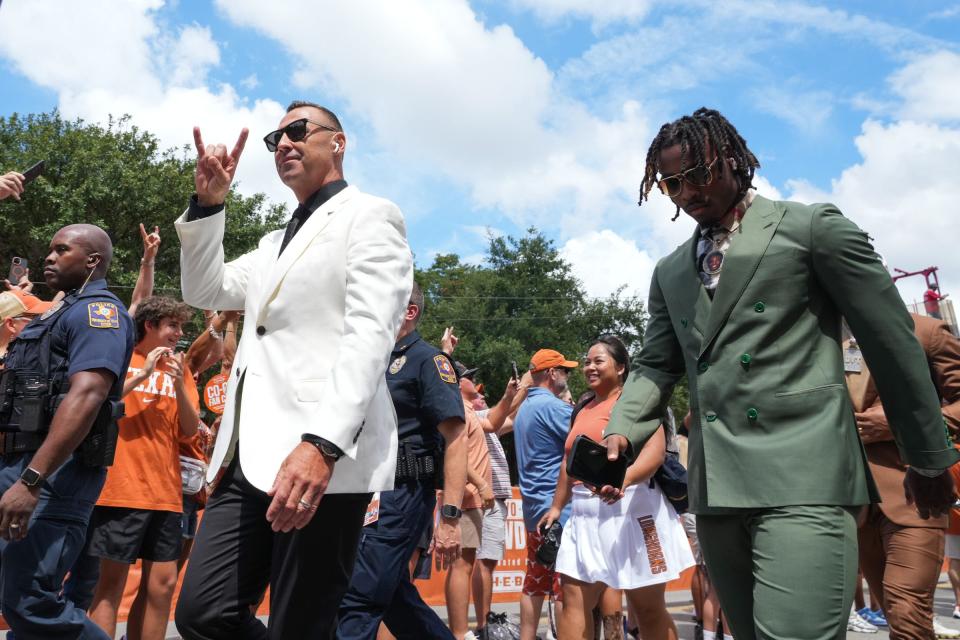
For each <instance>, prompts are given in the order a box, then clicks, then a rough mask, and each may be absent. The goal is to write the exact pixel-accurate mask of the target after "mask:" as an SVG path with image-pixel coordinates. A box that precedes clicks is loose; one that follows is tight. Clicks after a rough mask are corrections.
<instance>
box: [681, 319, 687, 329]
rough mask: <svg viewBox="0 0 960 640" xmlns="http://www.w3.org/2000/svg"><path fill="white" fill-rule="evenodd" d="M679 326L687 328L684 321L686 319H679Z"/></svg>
mask: <svg viewBox="0 0 960 640" xmlns="http://www.w3.org/2000/svg"><path fill="white" fill-rule="evenodd" d="M680 326H681V327H684V328H686V326H687V319H686V318H680Z"/></svg>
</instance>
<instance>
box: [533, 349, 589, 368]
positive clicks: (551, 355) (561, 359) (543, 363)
mask: <svg viewBox="0 0 960 640" xmlns="http://www.w3.org/2000/svg"><path fill="white" fill-rule="evenodd" d="M577 366H578V363H577V362H574V361H573V360H567V358H566V356H564V355H563V354H562V353H560V352H559V351H554V350H553V349H540V351H537V352H536V353H535V354H533V357H532V358H530V371H532V372H537V371H543V370H544V369H552V368H554V367H563V368H564V369H576V368H577Z"/></svg>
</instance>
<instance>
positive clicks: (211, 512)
mask: <svg viewBox="0 0 960 640" xmlns="http://www.w3.org/2000/svg"><path fill="white" fill-rule="evenodd" d="M239 458H240V456H239V453H238V454H237V455H235V456H234V459H233V462H231V464H230V466H229V467H228V468H227V471H226V473H225V474H224V476H223V478H222V480H221V482H220V484H219V485H218V486H217V489H216V490H215V491H214V493H213V495H212V496H211V497H210V501H209V502H208V504H207V508H206V510H205V512H204V515H203V520H202V522H201V525H200V530H199V531H198V532H197V539H196V542H195V544H194V547H193V552H192V553H191V555H190V562H189V564H188V565H187V572H186V575H185V576H184V580H183V589H182V590H181V592H180V598H179V601H178V602H177V612H176V623H177V629H178V630H179V631H180V634H181V635H182V636H183V637H184V638H185V639H186V640H228V639H229V640H248V639H249V640H253V639H256V640H265V639H267V638H269V639H270V640H281V639H285V640H289V639H291V638H304V639H310V640H313V639H317V640H320V639H323V640H326V639H327V638H329V639H333V638H334V637H335V634H336V628H337V610H338V608H339V606H340V600H341V599H342V598H343V594H344V593H345V592H346V590H347V587H348V585H349V583H350V575H351V573H352V571H353V563H354V560H355V558H356V553H357V543H358V542H359V539H360V533H361V530H362V527H363V517H364V513H365V511H366V507H367V503H368V502H369V501H370V494H368V493H362V494H333V495H325V496H324V497H323V499H322V500H321V501H320V504H319V505H318V506H317V513H316V514H314V516H313V518H312V519H311V520H310V522H309V523H308V524H307V526H306V527H304V528H303V529H300V530H293V531H291V532H290V533H275V532H273V531H272V530H271V529H270V523H269V522H267V519H266V513H267V507H268V506H269V505H270V501H271V498H270V497H269V496H267V494H266V493H264V492H263V491H260V490H259V489H257V488H256V487H254V486H253V485H251V484H250V483H249V482H248V481H247V479H246V478H244V476H243V471H242V470H241V468H240V460H239ZM268 584H269V586H270V618H269V624H268V625H266V626H265V625H264V624H263V623H262V622H260V620H258V619H257V617H256V616H255V615H254V613H253V612H252V611H251V608H252V606H253V605H256V604H257V602H259V601H260V598H261V597H262V596H263V593H264V591H265V590H266V588H267V585H268Z"/></svg>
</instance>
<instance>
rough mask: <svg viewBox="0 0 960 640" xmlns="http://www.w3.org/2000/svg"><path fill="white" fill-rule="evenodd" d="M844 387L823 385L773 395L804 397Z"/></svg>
mask: <svg viewBox="0 0 960 640" xmlns="http://www.w3.org/2000/svg"><path fill="white" fill-rule="evenodd" d="M840 387H843V385H842V384H839V383H835V384H821V385H818V386H816V387H810V388H809V389H797V390H796V391H778V392H777V393H775V394H773V395H774V397H777V398H789V397H791V396H802V395H805V394H808V393H817V392H818V391H829V390H831V389H838V388H840Z"/></svg>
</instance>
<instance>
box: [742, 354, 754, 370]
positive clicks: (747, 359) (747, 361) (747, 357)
mask: <svg viewBox="0 0 960 640" xmlns="http://www.w3.org/2000/svg"><path fill="white" fill-rule="evenodd" d="M751 360H753V358H752V357H751V356H750V354H749V353H745V354H743V355H742V356H740V364H742V365H743V366H744V367H749V366H750V361H751Z"/></svg>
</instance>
